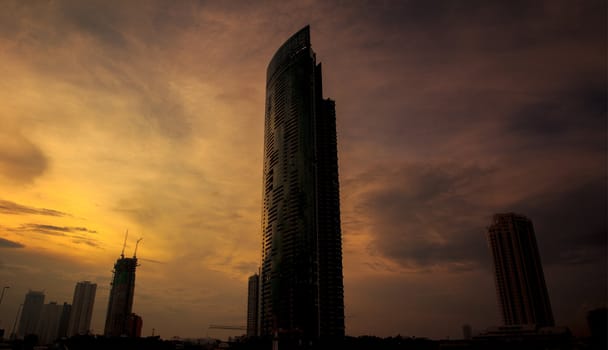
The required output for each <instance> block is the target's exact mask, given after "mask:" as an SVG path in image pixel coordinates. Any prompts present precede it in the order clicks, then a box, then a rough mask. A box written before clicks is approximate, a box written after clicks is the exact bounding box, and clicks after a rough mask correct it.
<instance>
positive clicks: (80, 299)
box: [68, 281, 97, 337]
mask: <svg viewBox="0 0 608 350" xmlns="http://www.w3.org/2000/svg"><path fill="white" fill-rule="evenodd" d="M96 291H97V284H95V283H91V282H89V281H83V282H78V283H76V287H75V288H74V297H73V299H72V310H71V313H70V322H69V325H68V335H69V336H70V337H71V336H73V335H77V334H80V335H85V334H88V333H89V331H90V330H91V317H92V316H93V305H94V304H95V293H96Z"/></svg>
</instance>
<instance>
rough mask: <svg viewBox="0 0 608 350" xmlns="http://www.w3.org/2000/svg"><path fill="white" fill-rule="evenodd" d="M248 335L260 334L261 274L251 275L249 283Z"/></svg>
mask: <svg viewBox="0 0 608 350" xmlns="http://www.w3.org/2000/svg"><path fill="white" fill-rule="evenodd" d="M247 287H248V288H247V336H248V337H254V336H256V335H258V292H259V289H260V276H259V275H257V274H255V275H253V276H250V277H249V281H248V284H247Z"/></svg>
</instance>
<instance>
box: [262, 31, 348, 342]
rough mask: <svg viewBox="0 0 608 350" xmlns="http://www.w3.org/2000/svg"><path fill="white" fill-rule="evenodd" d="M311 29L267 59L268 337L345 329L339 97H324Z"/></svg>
mask: <svg viewBox="0 0 608 350" xmlns="http://www.w3.org/2000/svg"><path fill="white" fill-rule="evenodd" d="M321 76H322V74H321V65H320V64H317V63H316V56H315V53H314V51H313V50H312V47H311V42H310V29H309V27H308V26H307V27H305V28H303V29H302V30H300V31H299V32H297V33H296V34H294V35H293V36H292V37H291V38H289V39H288V40H287V41H286V42H285V43H284V44H283V45H282V46H281V47H280V48H279V49H278V51H277V52H276V53H275V55H274V56H273V58H272V60H271V61H270V63H269V65H268V70H267V80H266V112H265V126H264V166H263V210H262V261H261V269H260V281H259V283H260V295H259V298H260V309H259V312H260V317H259V320H260V323H259V324H258V326H259V333H260V334H261V335H263V336H265V335H272V334H278V335H279V336H281V337H288V338H292V339H300V340H305V341H306V340H307V339H311V340H312V339H318V338H320V337H321V338H327V337H342V336H344V296H343V279H342V234H341V230H340V198H339V183H338V158H337V146H336V114H335V105H334V101H332V100H329V99H323V88H322V86H323V85H322V81H321Z"/></svg>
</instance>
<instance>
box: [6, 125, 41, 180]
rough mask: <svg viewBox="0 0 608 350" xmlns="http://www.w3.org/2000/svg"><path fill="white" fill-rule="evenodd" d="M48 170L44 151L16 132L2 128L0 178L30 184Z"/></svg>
mask: <svg viewBox="0 0 608 350" xmlns="http://www.w3.org/2000/svg"><path fill="white" fill-rule="evenodd" d="M47 168H48V159H47V157H46V155H45V154H44V153H43V151H42V150H41V149H40V147H38V146H37V145H35V144H34V143H33V142H31V141H30V140H29V139H27V138H25V137H24V136H23V135H20V134H19V133H15V132H14V130H13V131H10V130H3V129H2V128H0V176H2V177H4V178H5V179H7V180H9V181H11V182H15V183H18V184H23V183H30V182H32V181H33V180H34V179H36V178H37V177H39V176H41V175H42V174H43V173H44V172H45V171H46V169H47Z"/></svg>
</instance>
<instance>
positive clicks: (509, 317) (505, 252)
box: [488, 213, 554, 326]
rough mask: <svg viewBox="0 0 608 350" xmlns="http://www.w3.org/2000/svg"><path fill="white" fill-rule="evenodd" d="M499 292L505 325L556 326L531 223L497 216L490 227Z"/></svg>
mask: <svg viewBox="0 0 608 350" xmlns="http://www.w3.org/2000/svg"><path fill="white" fill-rule="evenodd" d="M488 243H489V245H490V249H491V250H492V256H493V257H494V269H495V281H496V292H497V295H498V301H499V304H500V309H501V312H502V317H503V321H504V324H505V325H518V324H536V325H538V326H553V325H554V321H553V313H552V311H551V304H550V302H549V294H548V293H547V286H546V284H545V276H544V274H543V267H542V264H541V261H540V254H539V251H538V246H537V244H536V237H535V235H534V227H533V226H532V221H530V219H528V218H527V217H525V216H522V215H517V214H514V213H506V214H496V215H494V219H493V223H492V224H491V225H490V227H488Z"/></svg>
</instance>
